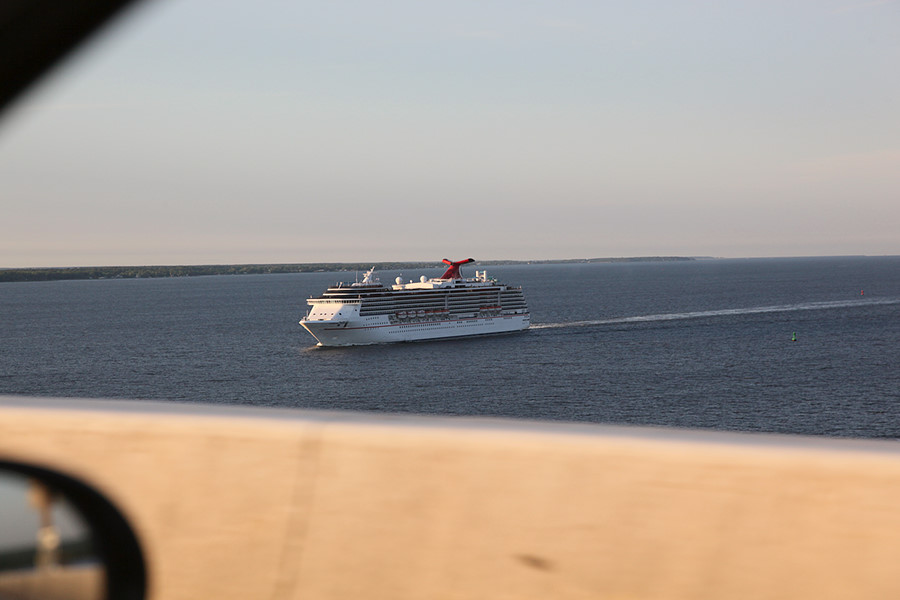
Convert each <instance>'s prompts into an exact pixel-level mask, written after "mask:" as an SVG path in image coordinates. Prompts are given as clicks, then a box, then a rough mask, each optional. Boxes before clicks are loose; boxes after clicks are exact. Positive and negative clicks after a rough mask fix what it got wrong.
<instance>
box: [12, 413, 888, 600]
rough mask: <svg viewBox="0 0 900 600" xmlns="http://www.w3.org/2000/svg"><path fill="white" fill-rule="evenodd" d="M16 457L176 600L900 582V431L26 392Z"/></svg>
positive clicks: (778, 594) (832, 590)
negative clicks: (825, 432) (82, 495)
mask: <svg viewBox="0 0 900 600" xmlns="http://www.w3.org/2000/svg"><path fill="white" fill-rule="evenodd" d="M0 459H4V460H16V461H21V462H27V463H31V464H39V465H42V466H46V467H49V468H52V469H55V470H58V471H61V472H64V473H66V474H69V475H71V476H73V477H76V478H78V479H80V480H82V481H84V482H86V483H88V484H89V485H91V486H93V487H94V488H95V489H97V490H99V491H100V492H101V493H102V494H104V495H105V496H106V497H107V498H108V499H109V500H111V501H112V502H113V503H114V504H115V505H117V506H118V507H119V508H120V510H121V511H122V513H123V514H124V516H125V517H126V518H127V520H128V521H129V523H130V524H131V525H132V528H133V530H134V532H135V533H136V535H137V537H138V540H139V541H140V544H141V546H142V548H143V550H144V554H145V556H146V558H147V563H148V565H147V566H148V575H149V597H150V598H156V599H160V600H163V599H164V600H170V599H196V598H217V599H226V598H235V599H238V598H239V599H246V598H272V599H282V598H284V599H297V600H299V599H301V598H303V599H308V598H340V599H344V598H347V599H349V598H368V599H373V598H375V599H381V598H383V599H386V600H387V599H391V600H397V599H407V598H408V599H412V598H417V599H419V598H428V599H435V598H453V599H469V598H472V599H474V598H491V599H498V598H501V599H502V598H516V599H528V598H534V599H541V600H545V599H548V598H558V599H568V598H573V599H574V598H636V599H651V598H666V599H673V598H674V599H677V598H717V599H718V598H791V599H797V598H815V599H822V598H854V599H856V598H896V597H900V567H898V565H900V444H898V443H896V442H877V441H851V440H831V439H824V438H800V437H790V436H770V435H751V434H731V433H719V432H703V431H684V430H669V429H651V428H625V427H607V426H595V425H574V424H557V423H533V422H517V421H504V420H489V419H487V420H485V419H477V420H476V419H460V418H427V417H404V416H384V415H375V414H347V413H322V412H304V411H291V410H278V409H264V410H263V409H244V408H236V407H233V408H223V407H215V406H197V405H179V404H174V403H172V404H169V403H144V402H133V401H119V402H116V401H82V400H47V399H34V398H11V397H5V398H0Z"/></svg>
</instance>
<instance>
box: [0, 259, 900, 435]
mask: <svg viewBox="0 0 900 600" xmlns="http://www.w3.org/2000/svg"><path fill="white" fill-rule="evenodd" d="M487 269H488V273H489V275H491V276H496V277H498V278H499V279H500V280H501V281H505V282H507V283H510V284H514V285H522V286H523V287H524V289H525V294H526V298H527V300H528V303H529V307H530V308H531V312H532V322H533V326H532V328H531V329H530V330H529V331H527V332H524V333H519V334H511V335H504V336H495V337H481V338H472V339H465V340H455V341H439V342H419V343H407V344H395V345H380V346H365V347H353V348H332V349H323V348H317V347H315V345H314V343H315V341H314V340H313V338H312V337H310V336H309V335H308V334H307V333H306V332H305V331H303V329H302V328H301V327H300V326H299V325H298V324H297V321H298V320H299V319H300V318H301V317H302V316H303V315H304V314H305V312H306V303H305V299H306V298H307V297H308V296H310V295H318V294H319V293H320V292H322V291H323V290H324V288H325V287H327V286H328V285H329V284H331V283H334V282H336V281H338V280H345V281H350V280H353V278H354V274H353V273H309V274H286V275H238V276H212V277H193V278H169V279H117V280H94V281H60V282H35V283H2V284H0V317H2V318H0V393H2V394H19V395H26V396H62V397H93V398H129V399H131V398H133V399H153V400H171V401H178V402H200V403H224V404H242V405H255V406H278V407H297V408H314V409H347V410H355V411H378V412H386V413H428V414H449V415H490V416H502V417H516V418H526V419H542V420H546V419H551V420H561V421H582V422H583V421H588V422H596V423H615V424H638V425H662V426H676V427H688V428H712V429H723V430H740V431H764V432H780V433H797V434H813V435H824V436H849V437H863V438H900V257H844V258H802V259H746V260H698V261H692V262H646V263H615V264H567V265H516V266H503V267H487ZM440 272H441V269H439V268H435V269H433V270H422V271H416V272H405V273H403V275H404V277H407V278H414V277H417V276H418V275H420V274H425V275H428V276H438V275H440ZM397 275H398V273H397V272H390V271H388V272H383V273H380V276H381V278H382V280H383V281H389V280H392V279H393V278H394V277H396V276H397ZM469 275H471V273H469ZM795 333H796V341H792V336H793V335H794V334H795Z"/></svg>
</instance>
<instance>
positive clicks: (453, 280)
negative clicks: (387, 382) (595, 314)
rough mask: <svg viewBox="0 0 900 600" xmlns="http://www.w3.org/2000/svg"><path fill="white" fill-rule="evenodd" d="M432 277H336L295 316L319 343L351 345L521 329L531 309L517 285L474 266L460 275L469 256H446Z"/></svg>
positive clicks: (371, 274)
mask: <svg viewBox="0 0 900 600" xmlns="http://www.w3.org/2000/svg"><path fill="white" fill-rule="evenodd" d="M443 262H444V263H445V264H447V265H449V267H448V269H447V271H446V272H445V273H444V274H443V275H441V276H440V277H438V278H432V279H428V278H426V277H425V276H424V275H423V276H422V277H421V278H420V279H419V281H417V282H413V281H410V282H408V283H403V281H402V279H401V278H400V277H398V278H397V279H396V280H395V283H394V284H393V285H391V286H390V287H387V286H384V285H382V284H381V282H380V281H379V280H378V279H377V278H376V277H375V275H374V273H375V268H374V267H372V269H370V270H369V271H368V272H367V273H366V275H365V277H364V278H363V280H362V281H359V282H355V283H349V284H346V283H338V284H335V285H333V286H331V287H329V288H328V289H327V290H326V291H325V293H324V294H322V295H321V296H319V297H317V298H309V299H308V300H307V301H306V302H307V304H309V306H310V309H309V313H308V314H307V315H306V316H305V317H303V319H302V320H301V321H300V325H302V326H303V328H304V329H306V330H307V331H308V332H309V333H310V334H312V336H313V337H314V338H316V340H317V341H318V342H319V344H318V345H319V346H354V345H361V344H383V343H388V342H411V341H418V340H434V339H441V338H455V337H465V336H475V335H486V334H493V333H510V332H513V331H521V330H523V329H527V328H528V326H529V324H530V323H531V314H530V313H529V312H528V306H527V305H526V304H525V296H524V294H523V293H522V288H521V287H511V286H508V285H506V284H503V283H499V282H497V281H496V280H495V279H490V278H488V276H487V272H486V271H480V272H479V271H475V277H474V278H472V279H466V278H463V277H462V275H460V272H459V268H460V266H461V265H464V264H467V263H471V262H475V261H474V260H473V259H471V258H469V259H466V260H460V261H456V262H451V261H449V260H447V259H446V258H445V259H444V261H443Z"/></svg>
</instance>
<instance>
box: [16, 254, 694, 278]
mask: <svg viewBox="0 0 900 600" xmlns="http://www.w3.org/2000/svg"><path fill="white" fill-rule="evenodd" d="M689 260H696V258H694V257H685V256H641V257H632V258H569V259H561V260H479V261H476V262H475V263H474V265H475V266H478V265H483V266H491V265H555V264H560V265H562V264H577V263H618V262H661V261H689ZM373 266H374V267H375V269H376V270H378V271H397V270H409V269H434V268H441V265H440V264H438V263H436V262H434V261H431V262H375V263H295V264H259V265H193V266H191V265H185V266H178V265H175V266H145V267H42V268H22V269H0V283H2V282H10V281H60V280H65V279H140V278H150V277H198V276H200V275H259V274H265V273H314V272H332V271H367V270H368V269H370V268H372V267H373Z"/></svg>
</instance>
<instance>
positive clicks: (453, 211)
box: [0, 0, 900, 267]
mask: <svg viewBox="0 0 900 600" xmlns="http://www.w3.org/2000/svg"><path fill="white" fill-rule="evenodd" d="M898 32H900V1H892V0H881V1H879V0H874V1H872V0H796V1H793V0H777V1H766V0H752V1H749V0H748V1H728V2H721V1H715V2H714V1H696V2H689V1H684V2H677V1H669V0H666V1H627V2H623V1H616V2H603V1H599V0H596V1H595V0H586V1H583V2H581V1H569V2H566V1H559V0H554V1H549V0H548V1H546V2H526V1H520V2H514V1H503V0H498V1H493V2H492V1H490V0H478V1H477V2H468V1H465V0H462V1H461V0H454V1H452V2H430V1H424V0H417V1H409V2H393V1H385V2H374V1H371V0H367V1H360V2H357V1H353V0H348V1H331V2H324V1H322V2H318V1H309V2H301V1H291V2H288V1H283V0H282V1H275V0H265V1H259V2H247V1H246V0H240V1H233V0H156V1H155V2H150V3H148V4H147V5H145V6H142V7H139V8H138V9H137V10H136V11H132V12H131V13H130V14H129V15H127V18H126V19H124V20H123V21H121V22H120V23H119V25H118V26H116V27H114V28H113V29H110V30H108V31H106V32H105V34H104V35H103V36H102V37H101V38H100V39H98V40H96V41H95V42H94V43H93V44H92V45H91V46H89V47H88V48H87V49H86V50H85V51H83V52H81V53H80V54H79V55H78V56H76V57H75V59H74V60H72V61H70V62H68V63H67V64H66V65H65V66H64V68H63V69H61V70H58V71H56V72H55V73H54V75H53V77H52V78H50V79H48V80H46V81H45V82H44V83H43V84H42V85H41V86H40V87H39V88H37V89H36V90H35V91H33V92H32V93H31V94H29V95H28V96H27V97H26V98H25V99H24V100H23V101H21V102H20V103H19V104H18V105H17V107H16V110H14V111H12V112H10V113H8V114H7V115H6V116H5V118H4V119H3V121H2V122H0V203H2V208H3V219H2V221H0V267H15V266H63V265H136V264H208V263H254V262H318V261H380V260H430V259H435V260H440V259H441V258H443V257H444V256H447V257H450V258H464V257H469V256H474V257H475V258H481V259H504V258H513V259H538V258H574V257H600V256H643V255H704V256H800V255H833V254H900V34H898Z"/></svg>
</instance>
